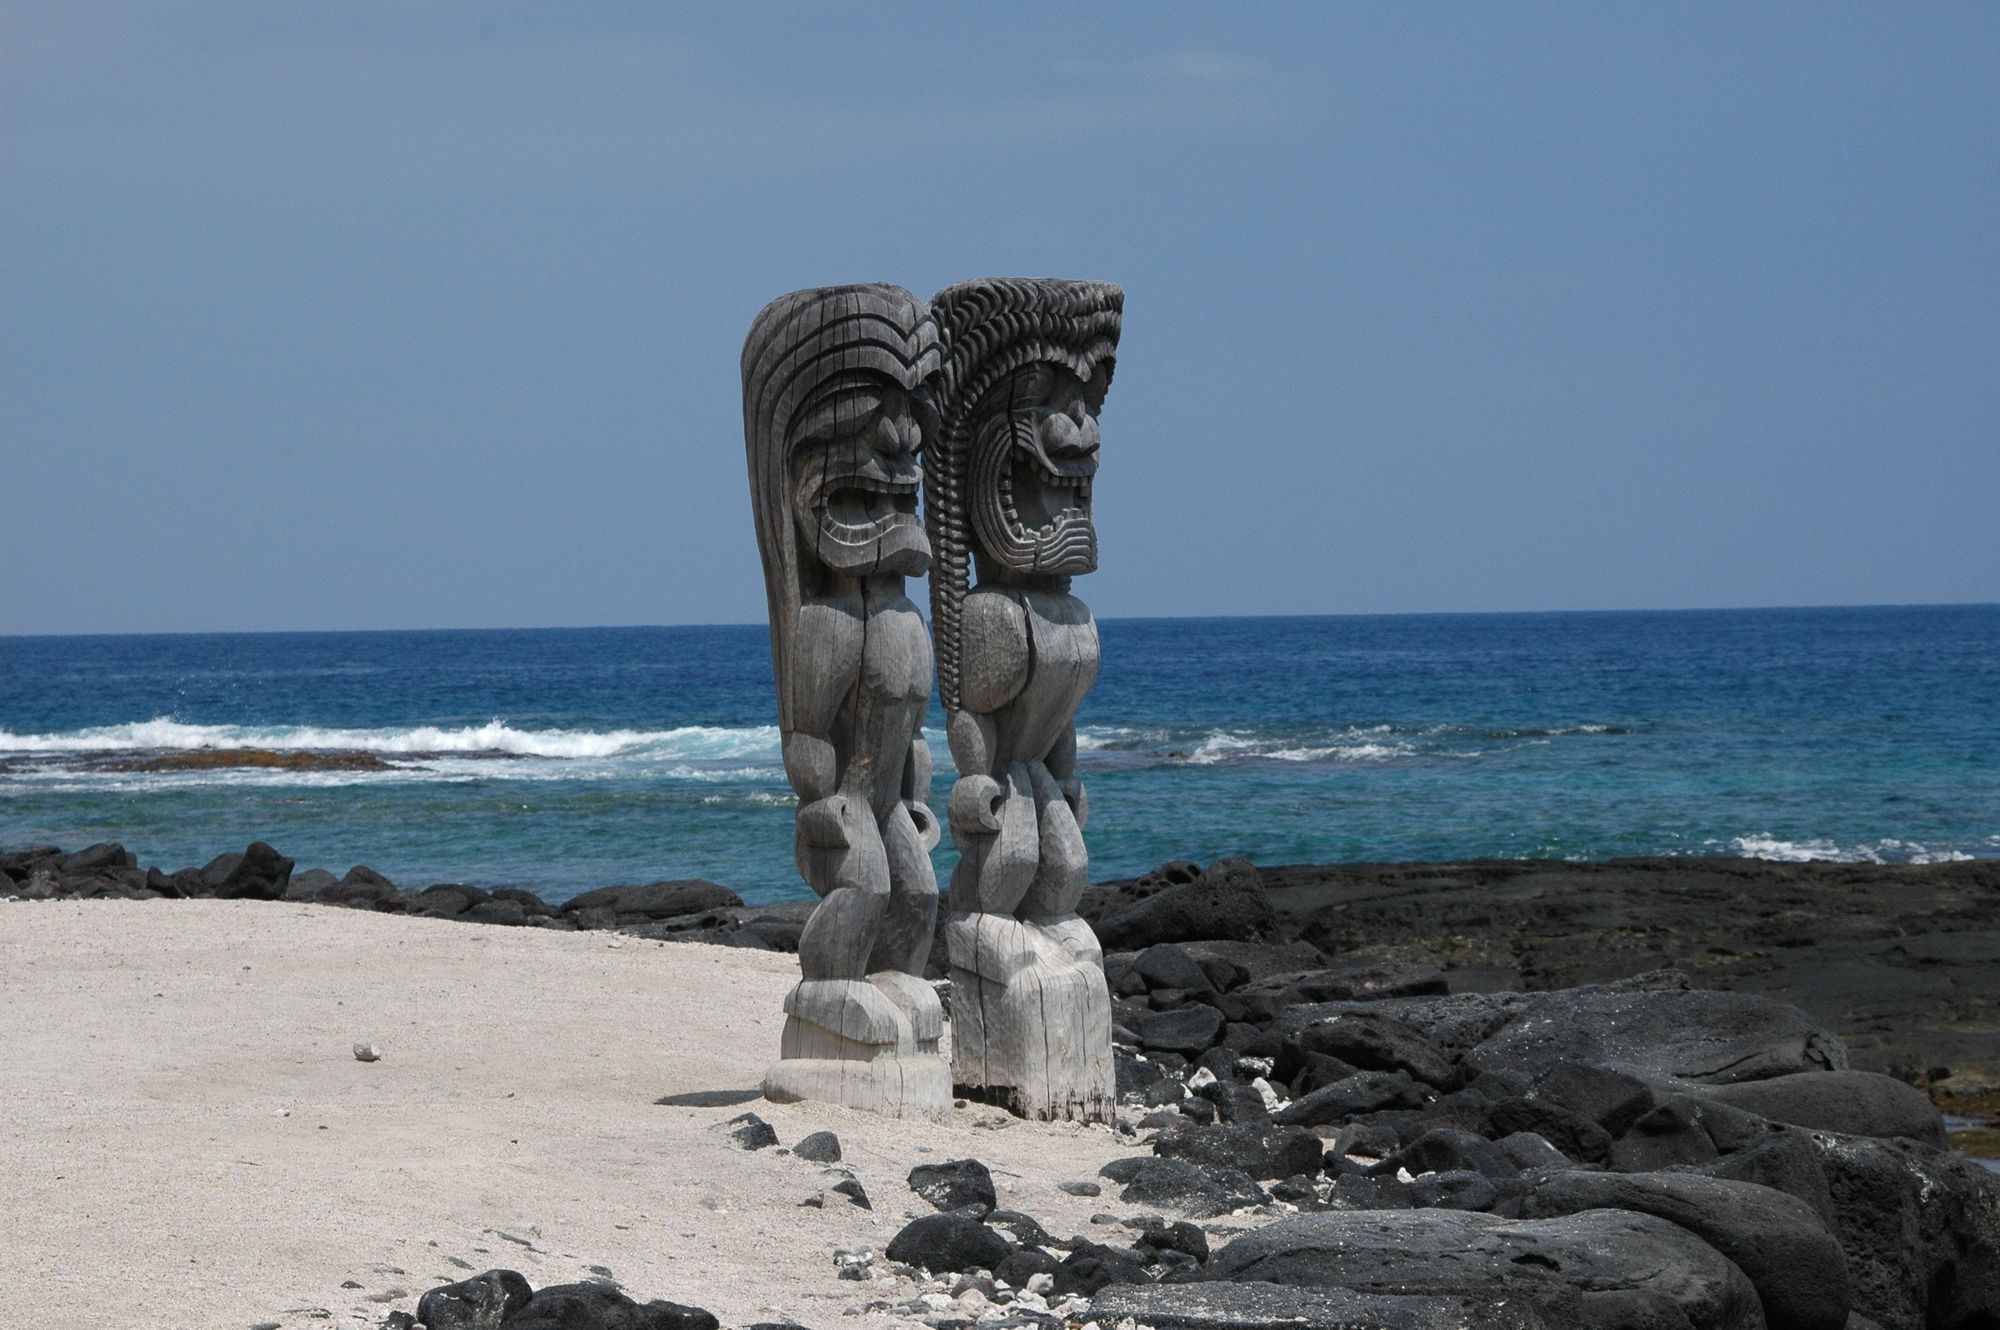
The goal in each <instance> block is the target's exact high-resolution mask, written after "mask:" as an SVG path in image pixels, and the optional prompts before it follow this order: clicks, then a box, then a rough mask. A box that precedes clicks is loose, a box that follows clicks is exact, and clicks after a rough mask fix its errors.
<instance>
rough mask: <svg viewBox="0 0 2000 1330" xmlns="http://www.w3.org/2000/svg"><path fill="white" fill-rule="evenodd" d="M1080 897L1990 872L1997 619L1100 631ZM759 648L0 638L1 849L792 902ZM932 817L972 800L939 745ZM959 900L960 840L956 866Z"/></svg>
mask: <svg viewBox="0 0 2000 1330" xmlns="http://www.w3.org/2000/svg"><path fill="white" fill-rule="evenodd" d="M1101 632H1102V637H1103V669H1102V673H1101V675H1100V677H1099V680H1098V683H1097V686H1096V688H1095V689H1094V690H1093V692H1092V693H1091V694H1090V696H1089V697H1088V698H1087V699H1086V700H1085V702H1084V704H1083V707H1082V710H1081V712H1080V714H1079V721H1080V724H1079V747H1080V748H1081V750H1082V753H1081V758H1080V763H1081V766H1082V769H1083V773H1084V776H1085V779H1086V780H1087V781H1088V783H1089V786H1090V795H1091V823H1090V828H1089V837H1090V849H1091V855H1092V876H1093V877H1094V878H1097V879H1099V880H1102V879H1105V878H1111V877H1119V876H1126V875H1131V874H1136V873H1140V872H1143V871H1145V870H1147V869H1149V868H1151V867H1153V866H1155V865H1156V864H1158V863H1160V862H1162V861H1164V860H1167V859H1172V858H1183V857H1185V858H1192V859H1197V860H1202V861H1207V860H1211V859H1215V858H1218V857H1222V856H1224V855H1238V854H1240V855H1246V856H1248V857H1251V858H1253V859H1254V860H1256V861H1258V862H1260V863H1265V864H1277V863H1304V862H1336V861H1392V860H1394V861H1400V860H1462V859H1473V858H1481V857H1499V858H1522V857H1548V858H1558V859H1584V860H1588V859H1603V858H1610V857H1617V856H1630V855H1650V854H1671V855H1704V856H1709V855H1747V856H1753V857H1760V858H1767V859H1798V860H1803V859H1811V858H1824V859H1840V860H1859V861H1882V862H1937V861H1943V860H1952V859H1961V858H1988V857H2000V607H1996V606H1990V605H1982V606H1942V607H1881V608H1833V609H1778V610H1721V611H1680V612H1631V613H1561V614H1492V615H1390V616H1341V617H1316V618H1268V619H1257V618H1236V619H1112V620H1107V621H1104V622H1103V623H1102V624H1101ZM775 712H776V708H775V703H774V701H773V695H772V686H771V667H770V639H769V636H768V634H767V633H766V631H765V629H764V628H763V627H762V626H749V625H745V626H719V627H678V628H608V629H549V630H519V631H499V630H496V631H453V632H378V633H300V634H189V635H172V636H127V637H15V638H0V846H19V845H23V844H29V843H35V842H53V843H58V844H62V845H66V846H72V847H74V846H81V845H84V844H87V843H89V842H91V841H95V840H116V841H120V842H122V843H123V844H125V845H126V846H127V847H128V848H130V849H131V850H133V851H134V852H135V853H136V854H137V855H138V856H139V858H140V859H141V861H142V862H146V863H149V864H150V863H158V864H167V865H174V864H200V863H203V862H205V861H207V860H208V859H210V858H212V857H213V856H215V855H217V854H220V853H222V852H224V851H226V850H240V849H241V848H242V847H243V846H244V845H245V844H246V843H248V842H249V841H251V840H266V841H269V842H271V843H273V844H275V845H277V846H278V847H279V848H280V849H281V850H282V851H283V852H284V853H286V854H287V855H290V856H293V857H294V858H296V859H297V860H298V862H299V866H300V867H301V868H305V867H308V866H321V867H327V868H330V869H332V870H334V871H335V872H340V871H343V870H344V869H346V868H347V867H348V866H349V865H352V864H356V863H366V864H368V865H370V866H372V867H374V868H376V869H377V870H379V871H381V872H383V873H385V874H387V875H389V876H390V877H392V878H394V879H395V880H396V881H398V882H399V883H404V884H408V885H417V884H422V883H426V882H442V881H464V882H473V883H477V884H481V885H487V886H492V885H500V884H516V885H521V886H525V887H528V888H530V889H532V890H535V891H537V892H539V893H541V894H542V895H544V896H545V897H547V898H549V899H554V900H560V899H564V898H567V897H568V896H570V895H573V894H575V893H577V892H579V891H583V890H587V889H589V888H592V887H596V886H601V885H604V884H607V883H613V882H633V881H651V880H655V879H660V878H671V877H704V878H710V879H712V880H714V881H717V882H721V883H723V884H725V885H727V886H730V887H732V888H733V889H735V890H737V891H738V892H739V893H741V894H742V895H743V896H744V898H745V899H746V900H749V901H752V902H764V901H775V900H783V899H791V898H796V897H800V896H803V895H804V894H806V893H805V888H804V887H803V885H802V884H801V883H800V882H799V880H798V877H797V874H796V872H795V870H794V869H793V867H792V863H791V839H792V826H791V823H792V808H793V805H794V801H793V798H792V795H791V791H790V789H789V788H788V787H787V786H786V784H785V781H784V773H783V769H782V766H781V763H780V760H779V751H778V730H777V726H776V714H775ZM929 733H930V736H931V739H932V746H933V750H934V753H935V756H936V759H937V763H938V778H937V783H936V785H935V786H934V788H933V793H932V802H933V805H934V806H937V807H942V805H943V800H944V798H945V796H946V794H947V793H948V789H949V781H950V780H951V778H952V773H951V769H950V754H949V752H948V751H947V749H946V746H945V744H944V742H943V721H942V716H941V715H939V714H937V713H936V712H935V711H934V712H933V716H932V719H931V722H930V727H929ZM937 863H938V868H939V873H940V877H941V878H942V877H944V876H946V875H947V874H948V872H949V867H950V863H951V851H950V844H949V839H948V838H947V841H946V844H945V845H944V846H942V847H940V849H939V850H938V852H937Z"/></svg>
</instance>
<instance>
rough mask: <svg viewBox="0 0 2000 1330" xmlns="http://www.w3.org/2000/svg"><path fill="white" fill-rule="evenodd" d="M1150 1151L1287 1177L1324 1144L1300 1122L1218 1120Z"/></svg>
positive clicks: (1315, 1167) (1302, 1169)
mask: <svg viewBox="0 0 2000 1330" xmlns="http://www.w3.org/2000/svg"><path fill="white" fill-rule="evenodd" d="M1480 1144H1482V1145H1484V1144H1486V1143H1485V1142H1484V1141H1481V1142H1480ZM1488 1148H1491V1147H1488ZM1153 1152H1154V1153H1155V1154H1157V1155H1161V1156H1163V1157H1165V1158H1168V1159H1186V1160H1190V1161H1192V1162H1194V1163H1197V1164H1204V1165H1208V1166H1210V1167H1219V1168H1240V1169H1242V1170H1243V1171H1244V1172H1246V1173H1248V1174H1249V1175H1250V1176H1251V1177H1253V1178H1288V1177H1290V1176H1292V1175H1293V1174H1294V1173H1317V1172H1319V1169H1320V1158H1321V1156H1322V1155H1323V1154H1324V1153H1325V1146H1324V1144H1323V1143H1322V1142H1321V1141H1320V1138H1319V1137H1317V1136H1315V1135H1313V1133H1312V1132H1310V1131H1308V1130H1307V1129H1306V1128H1304V1127H1279V1126H1274V1125H1266V1126H1259V1125H1256V1124H1252V1123H1221V1124H1218V1125H1216V1126H1213V1127H1200V1126H1187V1127H1182V1128H1179V1129H1178V1130H1173V1131H1168V1132H1166V1133H1165V1134H1163V1135H1162V1136H1161V1137H1160V1138H1159V1139H1158V1140H1157V1141H1155V1142H1153Z"/></svg>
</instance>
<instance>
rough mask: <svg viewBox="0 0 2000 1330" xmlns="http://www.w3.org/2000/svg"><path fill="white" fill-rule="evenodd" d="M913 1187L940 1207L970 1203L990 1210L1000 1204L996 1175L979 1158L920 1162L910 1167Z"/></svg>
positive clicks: (956, 1208)
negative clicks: (996, 1188)
mask: <svg viewBox="0 0 2000 1330" xmlns="http://www.w3.org/2000/svg"><path fill="white" fill-rule="evenodd" d="M910 1190H911V1191H913V1192H915V1193H916V1194H917V1195H919V1196H921V1197H923V1198H924V1199H925V1200H927V1201H929V1202H930V1203H931V1204H932V1205H934V1206H936V1207H937V1208H938V1209H940V1210H962V1209H964V1208H965V1207H966V1206H968V1205H983V1206H985V1207H986V1208H987V1209H988V1210H991V1209H992V1208H993V1207H994V1206H996V1205H998V1204H999V1203H1000V1201H999V1197H998V1196H997V1195H996V1194H995V1193H994V1190H993V1175H992V1174H991V1173H989V1172H988V1171H987V1170H986V1165H984V1164H982V1163H980V1162H979V1161H978V1160H977V1159H954V1160H951V1161H950V1162H948V1163H943V1164H918V1165H917V1166H916V1167H915V1168H913V1169H911V1170H910Z"/></svg>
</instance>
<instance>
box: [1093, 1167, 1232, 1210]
mask: <svg viewBox="0 0 2000 1330" xmlns="http://www.w3.org/2000/svg"><path fill="white" fill-rule="evenodd" d="M1101 1171H1102V1173H1103V1174H1104V1176H1105V1177H1108V1178H1110V1179H1111V1180H1112V1181H1114V1182H1118V1183H1121V1184H1123V1186H1124V1190H1123V1191H1121V1192H1120V1193H1119V1197H1120V1199H1122V1200H1125V1201H1128V1202H1130V1203H1132V1204H1134V1205H1172V1206H1178V1207H1180V1208H1181V1209H1183V1210H1186V1211H1187V1212H1188V1213H1189V1214H1192V1215H1195V1216H1197V1217H1200V1216H1207V1215H1219V1214H1227V1213H1228V1212H1229V1211H1231V1210H1236V1209H1240V1208H1241V1207H1243V1206H1246V1205H1258V1204H1261V1203H1262V1202H1263V1201H1264V1199H1265V1196H1264V1192H1263V1189H1262V1188H1260V1187H1259V1186H1258V1185H1257V1183H1256V1181H1255V1180H1254V1179H1252V1178H1251V1176H1250V1175H1249V1174H1248V1173H1245V1172H1244V1171H1243V1170H1242V1169H1240V1168H1227V1167H1225V1168H1214V1167H1204V1166H1202V1165H1200V1164H1193V1163H1189V1162H1188V1161H1187V1160H1185V1159H1159V1158H1154V1159H1145V1158H1129V1157H1128V1158H1125V1159H1114V1160H1112V1161H1111V1162H1110V1163H1109V1164H1106V1165H1105V1166H1104V1168H1103V1169H1102V1170H1101Z"/></svg>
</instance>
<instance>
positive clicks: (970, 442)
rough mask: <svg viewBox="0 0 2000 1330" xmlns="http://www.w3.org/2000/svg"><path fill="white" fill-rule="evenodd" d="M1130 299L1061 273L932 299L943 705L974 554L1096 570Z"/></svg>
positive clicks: (930, 510) (928, 464) (977, 285)
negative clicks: (1108, 410) (1096, 518)
mask: <svg viewBox="0 0 2000 1330" xmlns="http://www.w3.org/2000/svg"><path fill="white" fill-rule="evenodd" d="M1124 303H1125V294H1124V292H1122V291H1120V290H1119V289H1118V288H1117V287H1116V286H1113V285H1111V284H1110V283H1109V282H1069V281H1058V280H1056V279H1053V278H987V279H982V280H979V281H972V282H960V283H959V284H958V285H956V286H948V287H946V288H945V289H944V290H942V291H940V292H938V293H937V294H936V295H935V296H933V297H932V298H931V318H932V320H933V322H935V324H936V325H937V335H938V339H939V342H940V344H941V350H942V353H943V359H942V361H941V363H940V365H939V368H938V372H937V374H936V375H935V376H933V379H932V385H933V386H932V392H933V395H934V397H935V399H936V403H937V411H938V416H939V423H938V430H937V434H936V437H935V438H934V439H933V441H932V446H931V448H930V451H929V452H928V453H927V454H926V457H925V463H924V465H925V469H926V472H927V480H928V488H929V493H928V496H927V498H926V499H925V514H926V518H927V520H928V522H929V525H930V533H931V544H932V546H933V548H934V549H935V550H936V551H937V559H938V568H937V570H936V572H935V574H934V575H933V576H932V579H931V604H932V627H933V630H934V631H935V632H936V633H937V636H938V665H939V675H940V678H939V682H940V685H941V689H942V691H943V693H944V695H945V699H946V703H947V705H952V704H954V702H955V698H956V694H957V678H956V672H957V661H956V652H957V645H958V643H957V628H958V618H959V613H958V609H959V604H960V602H962V601H963V600H964V598H965V592H966V588H967V585H968V581H969V576H970V572H971V568H970V563H971V559H970V554H971V553H972V552H973V551H976V552H977V554H978V555H979V557H980V558H981V559H982V560H983V561H984V562H985V563H986V564H987V565H988V566H992V567H995V568H997V569H999V570H1003V571H1005V572H1008V573H1014V574H1025V575H1043V576H1049V577H1071V576H1075V575H1077V574H1079V573H1088V572H1091V571H1094V570H1095V569H1096V567H1097V527H1096V525H1095V523H1094V522H1093V521H1092V520H1091V510H1090V487H1091V481H1092V478H1093V477H1094V476H1095V475H1096V474H1097V445H1098V436H1097V413H1098V409H1099V408H1100V407H1101V406H1102V405H1103V404H1104V394H1105V390H1106V389H1108V388H1109V387H1110V385H1111V374H1112V370H1113V368H1114V366H1115V363H1116V358H1117V353H1118V332H1119V327H1120V324H1121V319H1122V311H1123V308H1124Z"/></svg>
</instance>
